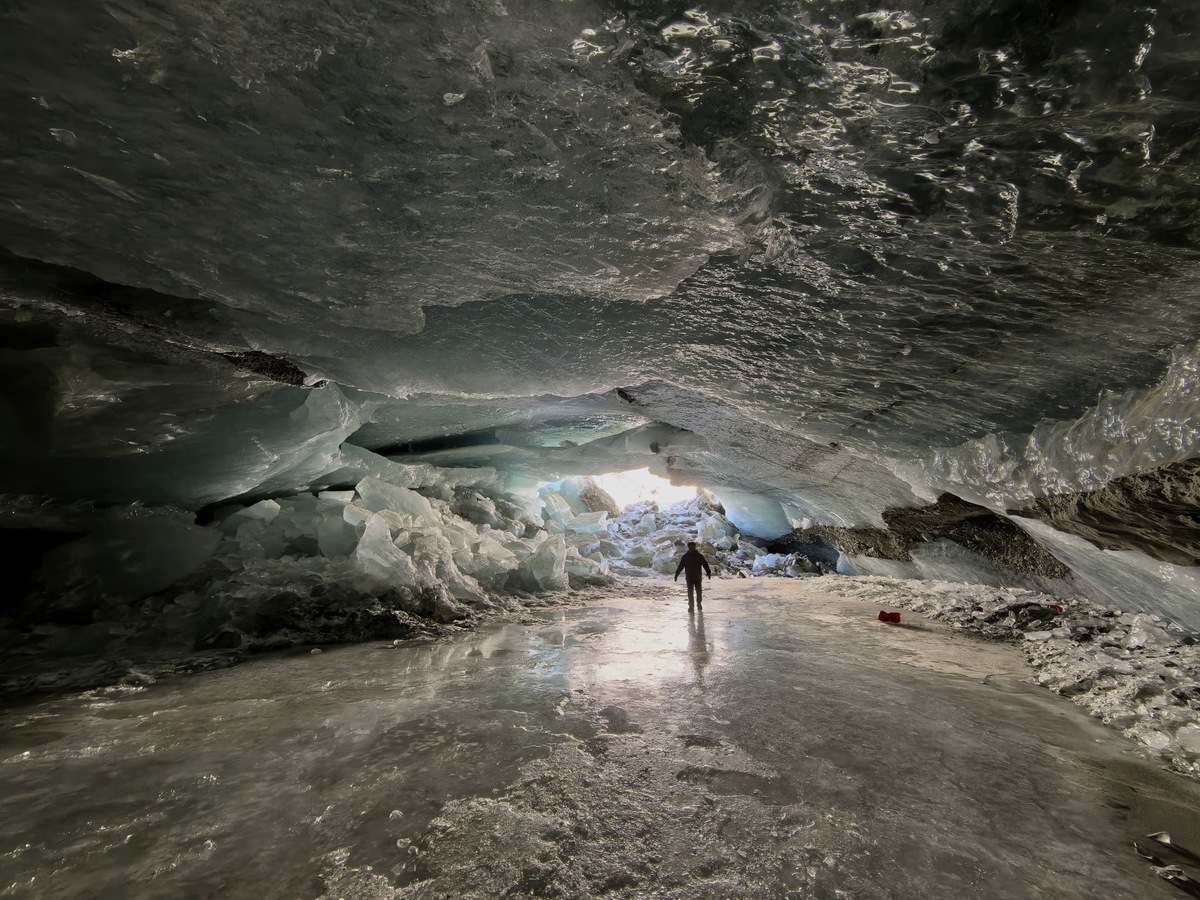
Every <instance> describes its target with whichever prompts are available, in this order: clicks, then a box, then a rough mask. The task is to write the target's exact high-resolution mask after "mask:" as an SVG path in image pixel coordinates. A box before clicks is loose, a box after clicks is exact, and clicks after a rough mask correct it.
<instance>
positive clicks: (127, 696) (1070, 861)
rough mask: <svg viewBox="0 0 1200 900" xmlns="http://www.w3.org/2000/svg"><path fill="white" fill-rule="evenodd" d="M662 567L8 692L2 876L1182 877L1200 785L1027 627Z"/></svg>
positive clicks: (134, 889)
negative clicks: (423, 626) (469, 613)
mask: <svg viewBox="0 0 1200 900" xmlns="http://www.w3.org/2000/svg"><path fill="white" fill-rule="evenodd" d="M815 583H817V582H814V581H809V582H796V581H791V580H787V579H770V580H767V579H759V580H750V581H721V582H715V581H714V582H712V583H711V588H710V591H709V593H708V597H707V605H706V608H705V610H704V612H703V613H702V614H698V615H696V616H694V617H689V616H688V614H687V611H686V603H685V602H684V601H683V600H682V599H681V598H682V587H681V586H676V585H673V584H672V583H671V582H650V583H645V584H643V585H641V586H639V587H637V588H631V589H630V590H629V591H628V592H627V593H625V594H624V595H619V596H613V597H611V598H608V599H607V600H606V601H604V605H601V606H594V607H591V608H587V609H574V610H556V611H552V612H545V613H540V614H531V615H530V617H529V621H528V622H527V623H524V624H510V625H501V626H494V627H489V628H486V629H480V630H479V631H477V632H475V633H464V634H463V635H462V636H461V637H459V638H456V639H452V640H448V641H443V642H440V643H431V644H425V645H416V646H408V647H402V648H397V649H393V648H391V647H388V646H385V645H382V644H367V645H360V646H348V647H337V648H331V649H328V650H326V651H325V652H324V653H321V654H317V655H310V654H308V653H296V654H293V655H282V656H274V657H264V658H260V659H257V660H254V661H251V662H249V663H246V664H244V665H241V666H238V667H236V668H233V669H228V670H223V671H216V672H208V673H203V674H198V675H193V676H189V677H186V678H180V679H177V680H174V681H169V682H166V683H163V684H157V685H152V686H150V687H148V688H145V689H137V690H131V689H111V690H100V691H93V692H88V693H86V694H75V695H70V696H63V697H59V698H55V699H51V700H42V701H37V702H31V703H28V704H26V705H23V706H18V707H12V708H9V709H7V710H5V711H3V712H2V713H0V897H21V898H39V900H49V898H60V897H63V898H65V897H80V898H82V897H87V898H94V897H121V898H150V897H154V898H193V897H195V898H200V897H229V898H242V897H245V898H254V900H264V898H307V897H313V898H315V897H329V898H347V900H350V898H375V897H422V898H434V897H446V898H459V897H487V898H493V897H598V896H604V897H650V896H652V897H678V898H723V900H725V898H759V897H763V898H766V897H806V898H807V897H814V898H824V897H829V898H834V897H844V898H884V897H886V898H898V900H905V898H914V900H915V898H955V900H959V898H1025V897H1044V898H1055V900H1065V898H1088V900H1094V898H1097V897H1104V898H1107V900H1118V898H1138V900H1142V898H1154V897H1163V898H1169V897H1175V896H1178V893H1179V892H1178V891H1176V890H1175V889H1174V888H1172V887H1170V886H1169V885H1168V884H1167V883H1166V882H1163V881H1161V880H1160V879H1158V878H1156V877H1155V876H1154V874H1153V872H1152V870H1151V868H1150V867H1149V865H1148V864H1146V863H1145V862H1144V861H1143V860H1142V859H1140V858H1139V857H1138V856H1137V855H1136V854H1135V853H1134V852H1133V850H1132V847H1131V842H1132V840H1133V838H1134V837H1135V836H1138V835H1140V834H1143V833H1145V832H1146V831H1158V830H1169V831H1171V832H1172V834H1173V836H1174V837H1175V840H1176V841H1178V842H1181V843H1185V844H1188V845H1190V846H1192V847H1196V845H1197V843H1198V841H1197V840H1196V838H1197V834H1198V833H1200V817H1198V814H1197V813H1196V812H1195V810H1197V809H1200V786H1198V785H1197V784H1196V783H1194V782H1191V781H1188V780H1186V779H1184V778H1182V777H1180V776H1177V775H1174V774H1172V773H1169V772H1167V771H1165V770H1163V769H1161V768H1159V767H1157V766H1155V765H1153V764H1151V763H1148V762H1145V761H1143V760H1142V759H1141V757H1139V756H1138V755H1137V754H1136V752H1134V750H1133V747H1132V745H1131V744H1130V743H1128V742H1127V741H1125V740H1124V739H1123V738H1121V737H1120V736H1119V735H1117V734H1116V733H1114V732H1112V731H1110V730H1109V729H1106V728H1104V727H1103V726H1101V725H1100V724H1098V723H1097V722H1095V721H1094V720H1092V719H1089V718H1088V717H1087V716H1086V715H1085V714H1084V713H1083V712H1082V711H1081V710H1079V709H1078V708H1076V707H1075V706H1073V705H1072V704H1071V703H1069V702H1067V701H1065V700H1061V699H1058V698H1056V697H1054V696H1052V695H1050V694H1049V693H1047V692H1046V691H1044V690H1042V689H1040V688H1037V687H1034V686H1031V685H1029V684H1027V683H1025V682H1023V681H1022V679H1023V678H1024V677H1026V672H1025V670H1024V669H1023V664H1022V661H1021V659H1020V656H1019V654H1018V653H1017V652H1016V651H1015V650H1012V649H1011V648H1009V647H1006V646H1003V645H999V644H994V643H985V642H981V641H978V640H974V639H971V638H969V637H965V636H962V635H955V634H952V633H948V632H947V630H946V629H945V628H944V627H943V626H941V625H938V624H935V623H930V622H926V621H922V620H921V619H920V617H918V616H916V615H913V614H910V613H905V614H904V616H905V624H904V625H902V626H898V627H897V626H889V625H884V624H881V623H880V622H878V621H877V620H876V615H877V613H878V609H877V608H876V607H873V606H869V605H867V604H865V603H861V602H856V601H853V600H842V599H830V598H824V599H822V598H818V597H815V596H813V590H812V586H813V585H814V584H815Z"/></svg>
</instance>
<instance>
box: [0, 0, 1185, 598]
mask: <svg viewBox="0 0 1200 900" xmlns="http://www.w3.org/2000/svg"><path fill="white" fill-rule="evenodd" d="M1198 33H1200V4H1196V3H1192V2H1184V3H1178V4H1172V5H1169V6H1167V7H1162V8H1157V9H1155V8H1150V7H1147V6H1137V5H1125V4H1117V5H1114V4H1111V3H1108V2H1099V0H1092V2H1089V0H1075V2H1065V3H1053V4H1050V3H1045V2H1042V0H1038V2H1022V0H1009V2H992V3H979V2H975V0H971V2H950V0H928V2H920V0H901V2H900V3H897V4H895V5H892V6H889V7H887V8H876V7H875V6H873V5H872V4H871V3H868V2H862V3H859V2H836V0H828V2H776V0H759V2H744V0H739V2H737V3H732V2H731V3H697V4H694V5H688V4H675V3H665V2H635V0H631V2H621V3H616V2H613V3H604V2H593V0H578V2H549V0H529V2H521V0H509V2H504V3H502V2H499V0H469V2H468V0H460V2H454V0H425V2H412V3H384V2H378V0H320V2H318V0H220V2H218V0H155V2H150V0H106V2H98V3H89V4H67V3H58V2H46V0H15V2H10V3H7V4H5V5H4V7H3V9H2V10H0V49H2V52H0V71H2V73H3V74H2V77H0V91H2V96H0V161H2V162H3V169H2V170H0V171H2V173H3V174H2V177H0V297H2V298H3V304H2V306H0V348H2V349H0V366H2V367H3V370H4V375H5V378H4V385H5V390H4V395H3V398H2V399H3V402H2V404H0V423H2V425H0V453H2V454H3V457H4V458H3V469H2V471H3V475H2V476H0V491H2V492H4V493H5V494H7V495H8V498H9V499H8V501H6V502H8V503H9V504H10V505H11V506H13V507H14V508H17V507H20V508H21V509H25V510H26V511H27V510H28V509H29V503H30V501H29V498H31V497H32V498H54V499H56V500H78V499H84V500H90V501H94V502H96V503H101V504H129V503H135V502H140V503H145V504H172V505H176V506H180V507H183V508H186V509H199V508H201V507H203V506H205V505H210V504H219V503H221V502H222V501H227V500H228V499H230V498H234V497H251V498H255V497H269V496H276V495H283V494H287V493H288V492H294V491H296V490H299V489H304V488H307V487H311V486H314V485H317V484H327V483H329V481H330V480H331V479H330V473H331V472H336V471H337V470H338V467H339V466H341V465H343V464H344V462H345V460H344V459H343V458H342V454H343V450H342V449H340V448H342V447H343V445H345V444H346V442H350V444H352V445H354V446H357V447H363V448H367V449H369V450H373V451H377V452H379V453H381V454H385V455H388V456H390V457H392V458H393V459H401V460H406V461H410V462H421V463H431V464H434V465H442V466H457V467H464V466H466V467H470V466H493V467H496V468H497V469H498V470H500V471H501V472H502V473H504V474H505V476H506V477H507V478H509V479H510V483H511V484H513V485H517V484H519V483H522V479H524V480H526V481H529V482H532V481H534V480H537V479H543V480H545V479H553V478H558V477H563V476H566V475H573V474H599V473H602V472H607V471H614V470H617V469H632V468H643V467H647V466H648V467H649V468H650V469H651V471H652V472H655V473H656V474H659V475H664V476H669V477H671V478H672V479H673V480H674V481H676V482H678V483H688V484H700V485H703V486H706V487H709V488H711V489H713V490H715V491H716V492H717V495H718V496H719V497H720V498H721V499H722V501H723V502H725V504H726V506H727V508H729V509H730V510H731V512H736V513H737V514H738V515H740V517H741V519H742V521H745V522H749V521H754V522H757V523H759V526H760V527H759V529H758V530H759V531H760V532H762V533H763V536H767V537H771V536H775V534H778V533H779V532H780V531H783V530H786V529H787V528H789V527H791V526H806V525H838V526H878V525H881V524H882V523H883V518H882V516H883V513H884V511H885V510H887V509H889V508H903V507H914V506H920V505H923V504H927V503H930V502H932V501H933V500H934V499H935V498H936V497H938V496H939V495H940V494H942V493H944V492H948V493H952V494H954V495H956V496H958V497H960V498H963V499H965V500H968V501H971V502H974V503H978V504H981V505H984V506H987V507H988V508H990V509H992V510H994V511H996V512H997V513H1001V514H1003V513H1004V512H1005V511H1009V510H1021V509H1030V508H1032V505H1033V504H1034V503H1035V501H1038V500H1045V501H1047V502H1054V503H1058V504H1059V506H1058V507H1054V508H1053V509H1051V510H1050V511H1049V512H1044V514H1042V515H1040V516H1039V517H1037V518H1034V517H1033V516H1032V515H1031V514H1030V515H1027V516H1024V517H1020V518H1019V519H1018V520H1017V521H1018V522H1019V523H1021V524H1022V527H1024V528H1026V530H1027V531H1029V532H1031V533H1032V534H1033V535H1034V537H1035V538H1037V539H1038V540H1039V541H1041V542H1042V543H1043V544H1044V545H1045V546H1047V547H1048V548H1050V549H1051V551H1052V552H1054V553H1055V555H1056V556H1058V557H1059V558H1060V559H1061V560H1062V561H1063V562H1066V563H1067V564H1068V565H1069V566H1071V567H1072V569H1074V570H1075V571H1076V573H1077V574H1079V575H1080V577H1082V578H1084V579H1085V580H1086V579H1090V581H1089V583H1090V584H1092V585H1093V586H1096V587H1097V588H1098V589H1102V590H1109V591H1110V593H1113V594H1114V595H1115V596H1117V597H1118V598H1119V599H1121V600H1123V601H1125V602H1134V603H1143V604H1147V603H1148V604H1149V605H1150V606H1152V607H1154V608H1159V609H1161V610H1164V611H1168V612H1170V613H1173V614H1175V615H1177V616H1179V617H1182V618H1183V619H1188V618H1189V617H1191V618H1193V619H1195V617H1196V613H1195V612H1194V610H1195V609H1197V607H1198V592H1197V589H1196V582H1195V580H1194V579H1193V577H1192V576H1193V574H1194V572H1195V569H1194V568H1193V567H1194V564H1195V561H1196V559H1195V556H1196V552H1197V551H1196V548H1197V545H1198V544H1200V540H1198V539H1197V534H1198V533H1200V526H1198V525H1197V522H1196V516H1195V515H1194V510H1195V508H1196V507H1195V500H1196V496H1197V491H1196V488H1195V482H1194V481H1192V480H1191V475H1190V473H1191V469H1187V470H1186V471H1187V472H1188V477H1187V478H1184V479H1182V480H1181V479H1180V478H1179V477H1175V476H1176V475H1177V474H1178V471H1179V469H1178V467H1179V466H1181V465H1186V462H1187V461H1188V460H1190V459H1192V458H1193V457H1194V456H1196V455H1197V451H1196V447H1197V412H1198V407H1200V398H1198V396H1197V385H1198V383H1200V372H1198V366H1200V354H1198V349H1197V338H1198V337H1200V303H1198V302H1197V289H1198V285H1200V280H1198V278H1197V276H1198V274H1200V254H1198V253H1197V251H1196V250H1195V249H1194V248H1195V246H1196V239H1197V236H1198V234H1197V232H1198V230H1200V216H1198V214H1200V203H1198V199H1200V188H1198V187H1197V185H1200V162H1197V160H1198V159H1200V155H1198V153H1197V150H1198V142H1200V107H1198V103H1197V101H1198V98H1200V82H1197V80H1196V78H1195V58H1196V55H1195V54H1196V50H1197V38H1196V35H1197V34H1198ZM1155 473H1172V478H1170V479H1168V478H1165V476H1164V478H1163V479H1161V480H1156V474H1155ZM1131 479H1133V480H1135V481H1136V484H1138V485H1140V487H1139V490H1141V491H1142V493H1141V494H1136V493H1135V495H1134V499H1133V500H1132V501H1131V500H1130V493H1129V491H1128V490H1124V489H1123V487H1122V486H1123V485H1127V484H1131V483H1134V482H1133V481H1130V480H1131ZM1138 479H1140V480H1138ZM334 480H336V479H334ZM1162 483H1169V484H1170V485H1171V491H1173V492H1174V493H1172V494H1171V495H1170V496H1165V495H1164V489H1163V488H1162ZM1104 491H1109V492H1110V493H1112V492H1115V493H1116V494H1117V495H1119V502H1118V501H1117V500H1113V501H1111V502H1109V501H1107V500H1104V498H1105V497H1109V494H1106V493H1104ZM1084 495H1086V496H1087V497H1091V498H1100V499H1099V500H1096V502H1095V503H1093V505H1092V507H1091V508H1090V512H1089V516H1090V517H1091V524H1092V526H1094V528H1095V529H1098V530H1099V531H1100V532H1102V533H1103V535H1104V539H1103V540H1098V539H1092V540H1084V539H1083V538H1081V537H1079V536H1078V534H1077V533H1076V532H1078V531H1079V529H1078V528H1075V527H1074V524H1073V523H1077V520H1078V519H1079V518H1080V514H1079V513H1078V507H1079V505H1080V504H1081V503H1084V502H1085V501H1082V500H1079V499H1078V498H1079V497H1081V496H1084ZM14 498H16V499H14ZM1055 498H1057V499H1055ZM1139 498H1140V499H1139ZM1168 501H1169V502H1168ZM1171 503H1174V504H1175V505H1174V506H1172V505H1171ZM22 504H23V505H22ZM1063 504H1066V506H1068V507H1070V508H1069V509H1065V510H1064V509H1063V508H1062V505H1063ZM1106 504H1107V505H1106ZM1163 504H1166V505H1165V506H1164V505H1163ZM1160 507H1161V508H1162V509H1164V510H1165V511H1164V512H1162V513H1161V515H1155V514H1152V513H1153V510H1154V509H1159V508H1160ZM1048 508H1049V507H1048ZM1189 509H1191V510H1193V512H1191V513H1190V512H1188V510H1189ZM1054 510H1057V512H1055V511H1054ZM1148 510H1149V512H1147V511H1148ZM1143 514H1144V518H1145V521H1143V519H1141V518H1138V517H1139V516H1142V515H1143ZM22 521H23V522H24V523H25V524H28V517H26V519H24V520H22ZM9 524H10V525H11V524H12V522H11V521H10V522H9ZM1144 532H1155V533H1156V534H1157V535H1158V536H1157V537H1156V538H1155V539H1154V541H1150V544H1151V545H1154V544H1155V541H1157V545H1161V544H1163V543H1164V542H1165V543H1169V544H1171V545H1172V546H1173V547H1175V548H1176V549H1177V550H1178V551H1179V552H1178V553H1176V554H1175V555H1174V556H1170V555H1168V556H1166V557H1164V556H1163V555H1162V554H1159V555H1158V556H1157V557H1156V556H1155V555H1154V552H1147V546H1148V544H1147V542H1146V541H1145V540H1141V537H1144V534H1143V533H1144ZM1088 537H1089V538H1092V537H1094V535H1088ZM1106 542H1107V543H1106ZM1180 548H1182V549H1180ZM1150 550H1151V551H1153V546H1151V547H1150Z"/></svg>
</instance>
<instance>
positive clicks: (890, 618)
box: [879, 609, 900, 625]
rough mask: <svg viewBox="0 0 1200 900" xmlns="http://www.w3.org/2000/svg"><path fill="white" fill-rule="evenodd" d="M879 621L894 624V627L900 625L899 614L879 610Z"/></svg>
mask: <svg viewBox="0 0 1200 900" xmlns="http://www.w3.org/2000/svg"><path fill="white" fill-rule="evenodd" d="M879 621H880V622H892V623H895V624H896V625H899V624H900V613H898V612H886V611H884V610H882V609H881V610H880V611H879Z"/></svg>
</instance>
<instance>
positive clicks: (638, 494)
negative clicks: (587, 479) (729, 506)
mask: <svg viewBox="0 0 1200 900" xmlns="http://www.w3.org/2000/svg"><path fill="white" fill-rule="evenodd" d="M595 481H596V484H598V485H599V486H600V487H601V488H603V489H604V490H605V491H607V492H608V494H609V496H611V497H612V498H613V500H615V501H616V502H617V506H619V507H620V508H621V509H625V508H626V507H628V506H632V505H633V504H634V503H641V502H643V501H646V500H653V501H655V502H656V503H657V504H658V505H659V507H660V508H661V507H667V506H672V505H673V504H676V503H680V502H682V501H684V500H691V499H692V498H693V497H695V496H696V486H695V485H675V484H671V482H669V481H667V479H665V478H660V477H659V476H658V475H654V474H652V473H651V472H650V470H649V469H630V470H629V471H628V472H610V473H609V474H607V475H597V476H596V478H595Z"/></svg>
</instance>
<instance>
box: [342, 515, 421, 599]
mask: <svg viewBox="0 0 1200 900" xmlns="http://www.w3.org/2000/svg"><path fill="white" fill-rule="evenodd" d="M354 561H355V563H357V564H358V566H359V568H361V569H362V570H363V571H364V572H367V573H368V574H371V575H374V576H375V577H376V578H381V579H383V580H384V581H386V582H388V583H389V584H396V585H405V586H409V587H413V586H415V585H416V584H417V581H418V579H417V570H416V567H415V566H414V565H413V561H412V559H410V558H409V556H408V554H406V553H405V552H404V551H402V550H401V549H400V548H398V547H397V546H396V545H395V544H393V543H392V534H391V531H390V530H389V529H388V526H387V523H386V522H385V521H384V519H383V517H382V516H379V515H375V516H372V517H371V518H370V519H368V520H367V524H366V528H364V530H363V534H362V537H361V538H359V540H358V544H357V546H356V547H355V548H354Z"/></svg>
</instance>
